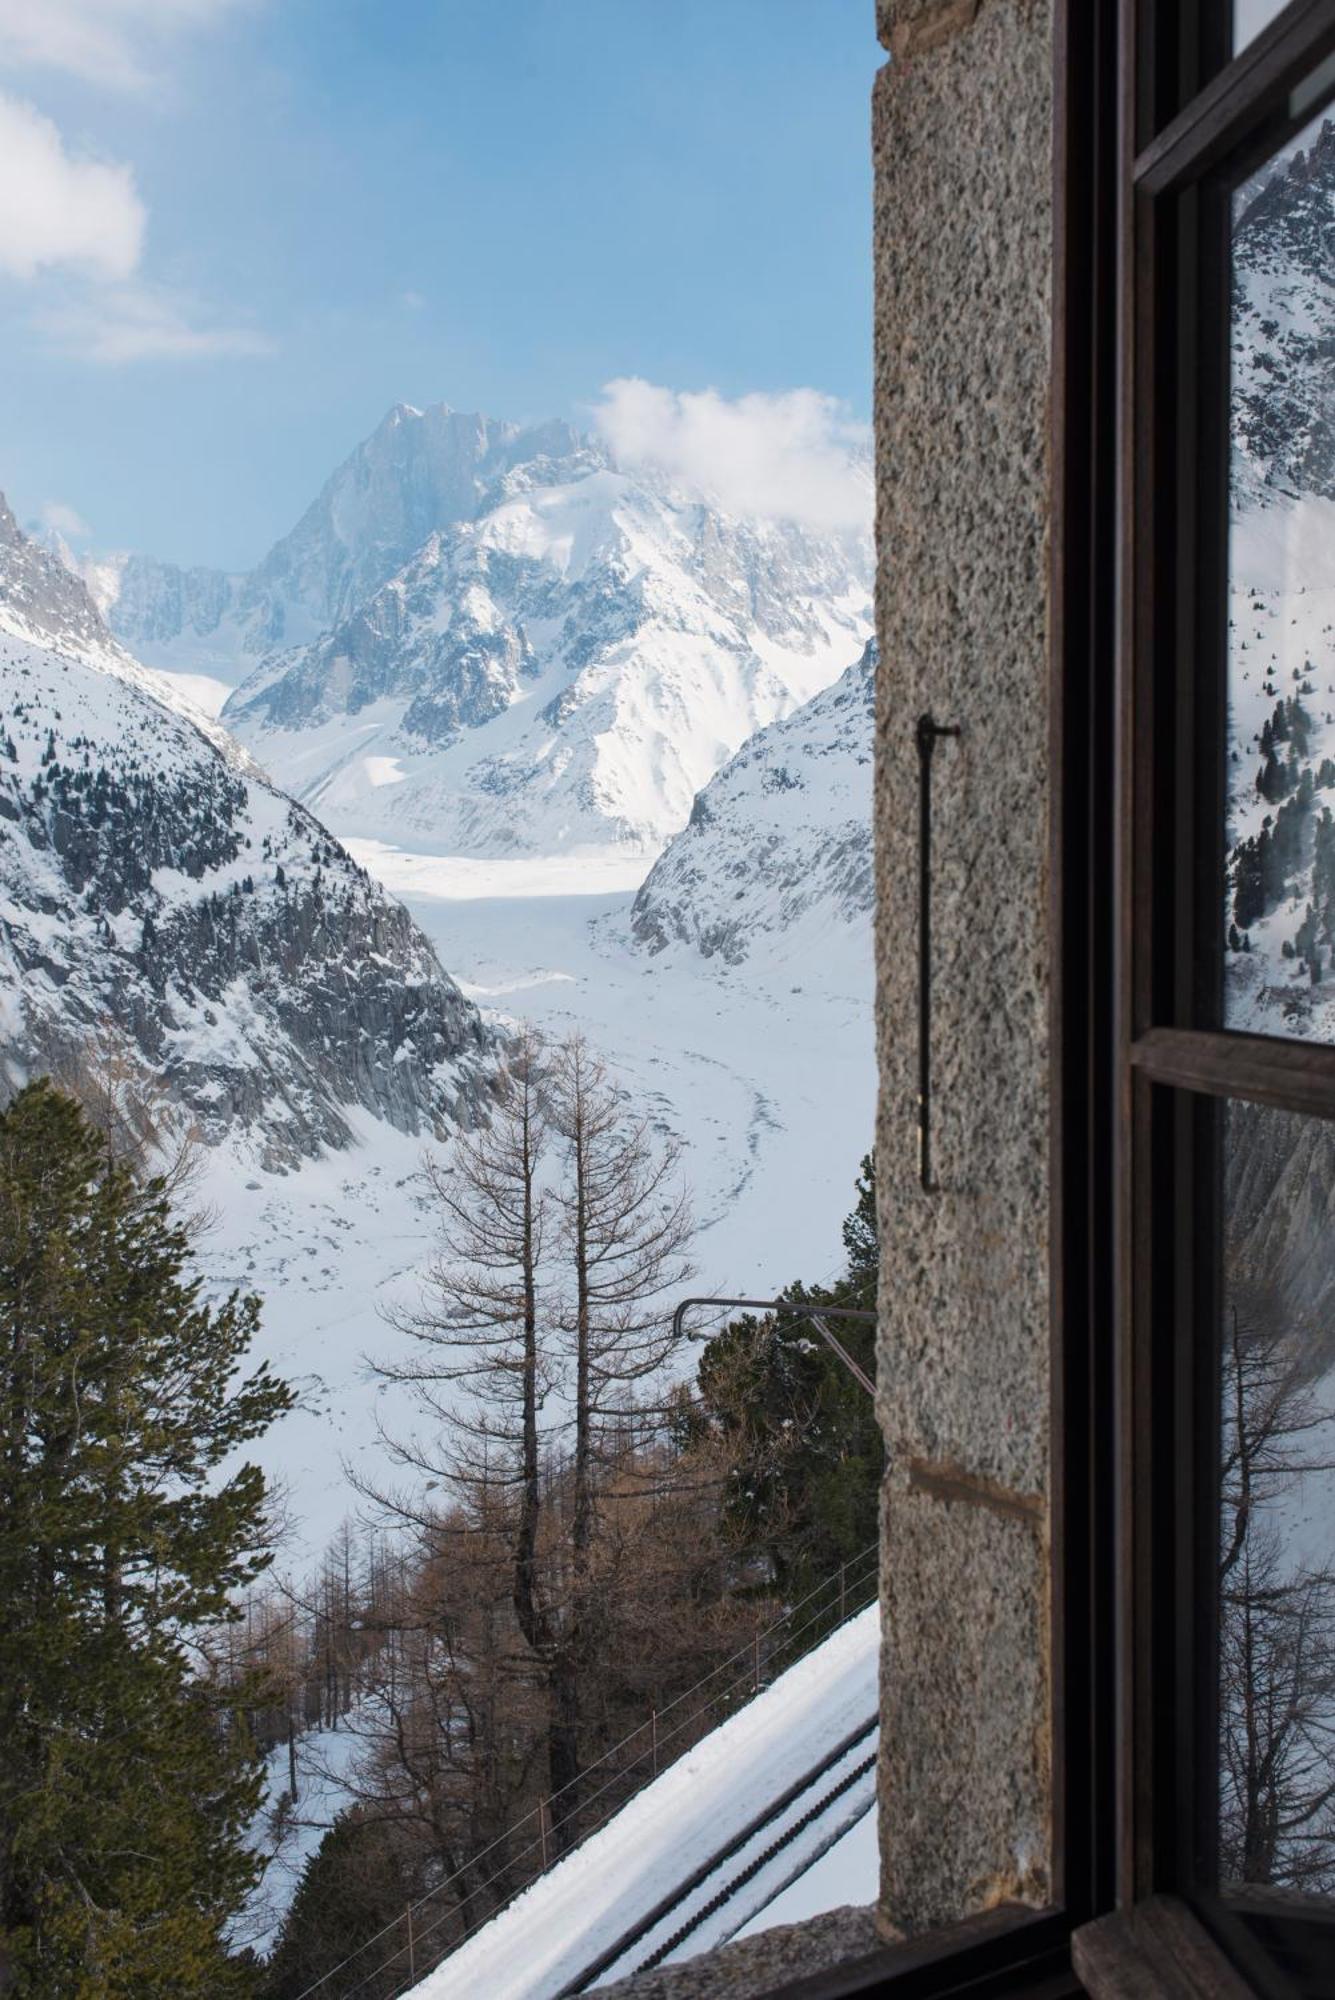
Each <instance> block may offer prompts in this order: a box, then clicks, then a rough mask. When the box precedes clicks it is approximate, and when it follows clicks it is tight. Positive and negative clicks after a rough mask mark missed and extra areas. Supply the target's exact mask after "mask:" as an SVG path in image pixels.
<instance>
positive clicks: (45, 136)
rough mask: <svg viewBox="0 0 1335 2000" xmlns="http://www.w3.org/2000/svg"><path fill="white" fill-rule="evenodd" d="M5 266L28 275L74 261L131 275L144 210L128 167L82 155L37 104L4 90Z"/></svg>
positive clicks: (1, 202)
mask: <svg viewBox="0 0 1335 2000" xmlns="http://www.w3.org/2000/svg"><path fill="white" fill-rule="evenodd" d="M0 159H3V160H4V163H5V164H4V172H3V173H2V174H0V271H4V272H6V273H8V275H9V276H10V277H14V278H23V279H31V278H35V277H36V276H37V275H38V274H39V272H42V271H44V270H49V269H52V268H57V267H60V266H70V265H73V266H75V267H78V268H82V269H83V270H85V271H88V272H92V273H96V274H98V275H100V276H102V277H106V278H127V277H129V275H130V274H131V272H132V271H133V270H134V269H135V267H136V265H137V264H138V262H139V257H140V253H141V251H142V249H143V242H144V228H145V224H146V222H147V215H146V213H145V210H144V204H143V202H142V201H141V200H140V199H139V195H138V193H137V192H136V189H135V184H134V175H133V173H132V172H131V170H130V168H129V167H127V166H123V165H120V164H113V163H108V162H106V161H102V160H93V159H80V158H78V157H76V156H75V155H74V154H72V153H70V152H69V151H67V149H66V147H65V143H64V141H63V140H62V138H61V136H60V132H59V131H58V129H57V127H56V126H55V125H54V124H52V122H51V120H50V119H49V118H47V117H44V116H43V114H42V113H41V112H40V111H38V110H37V109H36V107H35V106H34V105H31V104H25V103H24V102H23V100H22V99H21V98H17V97H8V96H5V95H3V94H0Z"/></svg>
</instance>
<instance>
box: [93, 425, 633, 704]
mask: <svg viewBox="0 0 1335 2000" xmlns="http://www.w3.org/2000/svg"><path fill="white" fill-rule="evenodd" d="M601 462H602V459H601V455H600V454H599V453H598V451H597V449H596V447H594V446H592V445H590V444H588V443H587V442H585V441H584V440H581V439H580V438H579V437H578V436H577V434H576V433H575V432H574V431H573V430H571V428H570V427H569V425H567V424H563V423H559V422H553V423H544V424H536V425H530V426H528V427H523V426H521V425H518V424H508V423H500V422H497V421H495V420H494V419H492V418H489V417H481V416H472V415H468V414H465V413H464V412H461V411H458V410H451V409H449V408H448V407H447V406H446V405H445V404H443V403H441V404H437V405H436V406H435V407H433V408H432V409H429V410H416V409H413V408H411V407H410V405H408V404H406V403H400V404H397V405H396V406H395V408H394V409H392V410H391V411H390V412H389V414H388V415H387V416H386V417H385V419H384V421H383V422H382V423H381V424H380V425H379V426H378V428H377V429H376V430H375V431H374V432H373V433H372V435H371V436H370V437H369V438H367V439H365V440H364V442H363V443H361V444H359V445H358V446H357V448H356V450H355V451H354V452H353V453H352V454H351V455H350V457H348V458H347V459H345V460H344V462H343V464H342V465H340V466H339V467H338V469H337V471H336V472H334V473H333V474H332V476H331V477H330V478H329V479H328V480H327V481H326V482H325V485H324V487H323V488H322V490H321V492H320V494H319V495H318V497H317V498H316V499H315V500H314V501H313V502H312V504H311V505H310V507H308V508H307V510H306V512H305V513H304V514H303V515H302V517H301V520H300V521H299V522H298V523H297V525H296V527H295V528H294V529H293V530H292V532H291V533H290V534H288V535H285V536H284V537H283V539H282V540H281V541H280V542H277V543H276V544H275V545H274V547H273V548H272V549H271V550H270V551H269V554H268V555H267V556H266V557H265V558H264V560H263V562H261V563H260V564H259V565H258V566H257V567H256V568H255V569H253V570H251V571H250V572H249V573H247V574H244V575H240V576H236V575H228V574H227V573H226V572H224V571H222V570H214V569H205V568H195V569H182V568H180V567H178V565H176V564H175V563H164V562H158V561H157V560H156V559H155V558H153V557H152V556H146V555H138V554H136V555H129V556H124V557H121V558H119V559H117V561H116V562H115V563H114V564H112V565H110V566H104V568H103V571H102V572H101V577H102V581H101V586H100V588H97V589H96V593H95V594H97V595H98V597H99V601H100V603H101V606H102V608H103V610H104V611H105V613H106V616H107V622H108V624H109V625H110V627H111V629H112V631H113V632H114V633H115V634H116V636H117V637H118V638H121V639H124V640H125V641H126V643H127V644H128V645H129V646H131V647H136V648H141V649H151V648H155V647H169V646H173V647H174V649H175V652H176V654H177V656H178V657H186V656H192V655H193V654H194V652H195V650H196V649H195V647H194V646H193V644H192V642H193V641H198V640H208V639H210V638H211V639H212V640H213V641H214V644H213V646H212V648H206V649H205V651H206V656H208V657H211V658H212V659H213V661H214V662H215V663H217V664H219V665H227V664H230V665H231V666H233V668H235V667H236V666H238V665H240V666H242V667H243V668H244V666H245V665H246V664H248V663H249V664H253V663H254V662H255V661H256V660H257V659H258V658H260V657H261V656H262V655H263V654H265V653H267V652H269V651H271V650H272V649H273V648H275V647H282V646H288V645H292V644H295V643H303V644H304V643H306V642H308V641H309V640H311V639H312V638H314V637H315V636H316V635H318V634H319V633H320V632H322V631H324V630H325V629H326V628H327V627H329V626H331V625H335V624H337V623H338V622H339V620H341V619H343V618H346V617H347V616H349V615H350V613H351V612H352V611H353V610H354V608H355V607H356V606H357V605H358V604H360V603H362V602H364V600H365V599H366V598H368V597H369V596H371V595H372V594H373V593H374V592H375V591H376V590H377V589H378V588H379V587H380V585H381V584H382V583H385V582H386V581H387V580H388V579H389V578H390V577H391V576H393V575H394V574H395V572H396V571H397V570H398V569H400V568H401V567H402V566H403V564H404V563H405V562H407V561H408V559H409V558H410V557H411V556H412V555H413V554H414V553H415V552H416V551H417V550H418V549H419V548H420V547H421V546H422V544H423V543H424V542H425V541H426V539H427V537H428V536H429V535H431V534H432V533H434V532H435V531H436V530H438V529H441V528H445V527H448V526H450V525H451V524H453V523H454V522H457V521H468V520H472V519H474V518H475V517H476V516H477V514H478V513H479V512H482V511H485V509H486V508H487V506H488V505H489V504H490V502H491V500H492V499H493V498H494V496H495V495H496V494H497V492H498V491H499V489H500V486H501V484H502V482H503V481H504V479H505V477H506V475H507V474H509V473H510V472H512V471H513V470H514V468H515V467H517V466H521V465H522V466H523V467H524V468H525V474H526V477H527V478H528V479H529V480H530V481H531V482H532V483H535V484H537V483H541V482H542V481H543V479H544V478H545V477H551V476H555V473H554V469H555V468H557V467H559V468H560V469H561V472H562V474H563V475H564V476H569V472H570V470H571V468H572V467H574V466H582V467H584V468H586V469H587V468H590V467H592V466H594V465H596V464H600V463H601ZM182 641H184V642H185V651H184V653H182V649H181V643H180V642H182ZM163 663H164V664H165V659H164V661H163Z"/></svg>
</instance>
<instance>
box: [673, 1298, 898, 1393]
mask: <svg viewBox="0 0 1335 2000" xmlns="http://www.w3.org/2000/svg"><path fill="white" fill-rule="evenodd" d="M692 1306H733V1307H741V1308H744V1309H746V1310H748V1311H750V1312H767V1313H784V1312H786V1313H794V1314H796V1316H797V1317H798V1318H799V1319H809V1320H810V1321H811V1324H812V1325H813V1326H814V1327H815V1329H816V1331H817V1333H818V1334H819V1335H820V1337H821V1339H822V1340H823V1341H824V1342H825V1345H826V1346H827V1347H828V1348H829V1349H830V1352H831V1353H832V1354H834V1355H837V1357H838V1358H839V1360H840V1361H842V1362H843V1364H844V1367H845V1368H846V1369H847V1370H848V1372H849V1374H850V1375H851V1376H852V1377H853V1378H854V1380H855V1381H856V1382H859V1383H860V1384H861V1385H862V1387H863V1388H864V1389H865V1390H866V1392H867V1394H868V1395H869V1396H874V1395H875V1394H876V1384H875V1383H874V1382H873V1381H872V1379H871V1377H870V1376H869V1375H868V1374H867V1372H866V1370H865V1369H864V1368H862V1367H861V1366H860V1365H859V1363H858V1362H856V1361H855V1360H854V1359H853V1357H852V1355H851V1354H850V1353H849V1351H848V1349H847V1348H846V1347H845V1346H844V1344H843V1342H842V1341H840V1340H837V1339H836V1338H835V1336H834V1334H832V1333H831V1331H830V1329H829V1327H828V1326H825V1325H823V1324H822V1322H823V1321H824V1320H827V1319H855V1320H858V1321H859V1322H860V1323H861V1324H862V1325H863V1326H875V1324H876V1314H875V1313H874V1312H870V1311H868V1310H867V1309H866V1308H865V1307H856V1306H819V1307H817V1306H814V1305H803V1304H802V1303H801V1302H800V1301H799V1300H797V1299H704V1298H692V1299H683V1300H682V1302H681V1304H680V1305H679V1306H678V1307H677V1310H676V1311H675V1312H674V1313H673V1315H672V1332H673V1337H674V1338H675V1339H677V1340H680V1339H681V1338H682V1329H683V1326H684V1323H685V1319H686V1315H687V1313H688V1312H689V1311H690V1309H691V1307H692Z"/></svg>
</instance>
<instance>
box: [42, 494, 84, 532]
mask: <svg viewBox="0 0 1335 2000" xmlns="http://www.w3.org/2000/svg"><path fill="white" fill-rule="evenodd" d="M41 523H42V526H43V527H44V528H47V529H49V530H50V531H51V532H52V533H54V534H57V535H64V536H65V537H66V538H67V539H68V540H69V541H72V542H82V541H84V540H86V538H87V537H88V536H89V535H91V534H92V532H93V531H92V529H91V528H90V527H89V525H88V523H87V522H86V521H85V520H84V518H83V515H82V514H81V513H80V512H79V510H78V508H77V507H69V506H66V504H65V502H64V501H63V500H44V501H43V502H42V510H41Z"/></svg>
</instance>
